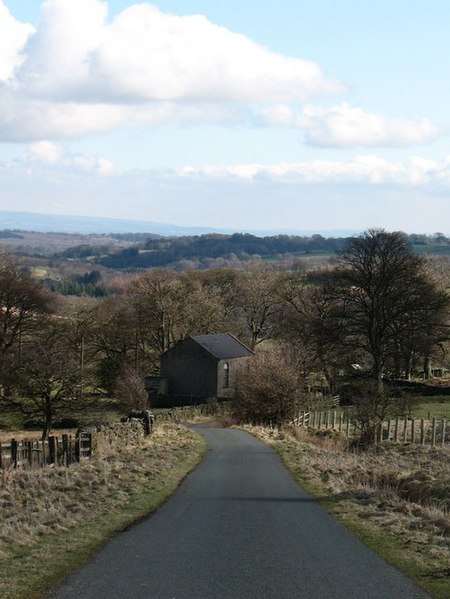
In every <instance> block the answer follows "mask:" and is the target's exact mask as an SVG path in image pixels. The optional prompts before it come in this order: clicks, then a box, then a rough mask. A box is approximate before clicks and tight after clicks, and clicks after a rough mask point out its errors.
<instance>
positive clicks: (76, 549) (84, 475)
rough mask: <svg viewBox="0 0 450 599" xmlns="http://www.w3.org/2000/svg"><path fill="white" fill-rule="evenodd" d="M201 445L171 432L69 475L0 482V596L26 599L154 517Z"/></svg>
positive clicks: (57, 471)
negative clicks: (117, 535) (133, 526)
mask: <svg viewBox="0 0 450 599" xmlns="http://www.w3.org/2000/svg"><path fill="white" fill-rule="evenodd" d="M205 450H206V445H205V443H204V441H203V440H202V439H201V438H200V437H199V436H198V435H196V434H195V433H193V432H191V431H189V430H187V429H185V428H184V427H181V426H177V425H171V424H168V425H161V426H158V427H156V429H155V432H154V433H153V435H152V436H151V437H147V438H146V439H142V440H140V441H139V442H136V444H134V445H132V446H128V447H126V448H122V449H121V450H120V451H113V450H110V451H108V450H107V449H105V450H103V452H102V454H101V455H100V456H99V457H98V458H96V459H93V460H90V461H86V462H84V463H81V464H74V465H73V466H71V467H70V468H47V469H45V470H40V471H33V472H26V471H17V472H5V473H3V478H2V479H0V522H1V525H0V597H2V599H18V598H19V597H20V599H32V598H35V597H39V596H41V595H42V594H43V593H44V592H45V591H46V590H48V589H49V588H50V587H51V586H52V585H53V584H55V583H56V582H57V581H58V580H60V579H61V578H62V577H63V576H65V575H66V574H68V573H69V572H70V571H72V570H73V569H74V568H76V567H77V566H79V565H80V564H82V563H83V562H84V561H86V560H87V559H88V558H89V557H90V556H91V555H92V553H93V552H94V551H95V550H96V549H98V548H99V546H100V545H101V544H102V543H103V542H104V541H105V540H106V539H108V538H109V537H111V536H112V535H113V534H114V533H116V532H118V531H120V530H122V529H124V528H125V527H127V526H128V525H130V524H131V523H133V522H135V521H136V520H138V519H140V518H142V517H143V516H145V515H147V514H149V513H150V512H152V511H154V510H155V509H156V508H157V507H158V506H159V505H161V504H162V503H163V502H164V501H165V500H166V499H167V498H168V497H169V496H170V495H171V494H172V493H173V491H174V490H175V489H176V488H177V486H178V485H179V483H180V481H181V480H182V479H183V478H184V477H185V476H186V475H187V474H188V473H189V472H190V471H191V470H192V469H193V468H194V467H195V466H196V465H197V464H198V462H199V461H200V459H201V457H202V456H203V455H204V452H205Z"/></svg>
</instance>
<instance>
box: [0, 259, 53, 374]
mask: <svg viewBox="0 0 450 599" xmlns="http://www.w3.org/2000/svg"><path fill="white" fill-rule="evenodd" d="M51 310H52V298H51V296H50V295H49V294H48V293H47V292H46V291H45V290H44V289H43V288H42V287H41V286H40V285H39V284H38V283H36V282H35V281H33V280H32V279H31V278H30V276H29V275H28V274H27V273H26V272H23V271H22V270H21V269H20V266H19V264H18V263H17V261H16V260H15V259H14V258H13V257H12V256H11V255H10V254H8V253H6V252H5V251H4V250H0V384H4V383H5V382H6V383H7V379H8V371H9V368H8V366H7V362H10V360H11V356H10V354H11V352H12V350H17V352H18V353H20V349H21V348H20V345H21V340H22V338H23V337H24V336H25V335H27V334H29V333H32V332H33V331H35V330H37V329H38V328H39V325H40V319H41V317H42V316H43V315H46V314H48V313H49V312H51Z"/></svg>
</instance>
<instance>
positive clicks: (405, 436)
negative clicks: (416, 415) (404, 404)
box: [403, 416, 408, 443]
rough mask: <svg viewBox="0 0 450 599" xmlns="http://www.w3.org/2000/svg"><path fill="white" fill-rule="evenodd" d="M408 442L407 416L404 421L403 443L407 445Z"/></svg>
mask: <svg viewBox="0 0 450 599" xmlns="http://www.w3.org/2000/svg"><path fill="white" fill-rule="evenodd" d="M407 440H408V416H405V417H404V419H403V443H406V442H407Z"/></svg>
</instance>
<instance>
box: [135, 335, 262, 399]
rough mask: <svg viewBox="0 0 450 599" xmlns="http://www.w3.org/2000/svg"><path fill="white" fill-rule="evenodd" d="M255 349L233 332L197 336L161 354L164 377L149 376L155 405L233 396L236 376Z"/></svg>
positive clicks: (147, 384) (150, 392)
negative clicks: (245, 343)
mask: <svg viewBox="0 0 450 599" xmlns="http://www.w3.org/2000/svg"><path fill="white" fill-rule="evenodd" d="M252 355H253V352H252V351H251V350H250V349H249V348H248V347H246V346H245V345H244V344H243V343H241V342H240V341H239V340H238V339H237V338H236V337H234V336H233V335H231V333H216V334H209V335H193V336H191V337H187V338H186V339H183V340H182V341H180V342H178V343H177V344H176V345H175V346H174V347H172V348H171V349H169V350H168V351H167V352H165V353H164V354H163V355H162V356H161V376H160V377H148V379H147V382H146V386H147V390H148V392H149V400H150V403H151V405H153V406H154V407H162V406H174V405H187V404H190V403H197V402H201V401H205V400H206V399H210V398H217V399H231V398H232V397H233V396H234V384H235V380H236V375H237V373H238V372H239V370H240V369H241V368H242V367H243V366H244V365H245V363H246V361H247V360H248V359H249V358H250V357H251V356H252Z"/></svg>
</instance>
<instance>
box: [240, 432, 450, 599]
mask: <svg viewBox="0 0 450 599" xmlns="http://www.w3.org/2000/svg"><path fill="white" fill-rule="evenodd" d="M245 428H246V430H249V432H251V433H252V434H255V435H256V436H258V437H259V438H261V439H262V440H264V441H265V442H268V443H270V444H271V445H272V446H273V447H274V448H275V449H276V450H277V451H278V453H279V454H280V456H281V458H282V460H283V462H284V464H285V465H286V467H287V468H288V469H289V470H290V472H291V473H292V475H293V476H294V478H295V479H296V480H297V481H298V482H299V483H300V484H301V485H302V486H303V487H304V488H305V489H306V490H307V491H309V492H310V493H311V494H312V495H314V496H315V497H316V498H318V499H319V501H320V502H321V503H322V505H323V506H324V507H325V508H326V509H327V510H328V511H329V512H331V513H332V514H333V515H335V516H336V517H337V518H338V519H339V520H341V521H342V522H343V523H344V524H345V525H346V526H347V527H348V528H349V529H350V530H352V531H353V532H354V533H355V534H356V535H357V536H358V537H359V538H361V539H362V540H363V541H364V543H365V544H366V545H368V546H369V547H371V548H372V549H374V550H375V551H376V552H377V553H378V554H379V555H381V556H382V557H383V558H384V559H385V560H386V561H387V562H389V563H390V564H392V565H393V566H395V567H397V568H398V569H399V570H401V571H402V572H404V573H405V574H406V575H407V576H409V577H410V578H411V579H413V580H414V581H415V582H416V583H417V584H418V585H419V586H421V587H422V588H423V589H425V590H426V591H427V592H428V593H429V594H430V595H431V596H433V597H435V598H436V599H448V598H449V597H450V514H449V512H450V459H449V458H450V450H448V449H437V448H431V447H416V446H400V445H390V446H389V445H383V446H382V447H377V448H374V449H373V450H370V451H365V452H356V451H353V450H350V449H349V448H348V446H347V443H346V442H345V441H344V440H342V439H339V438H330V437H324V436H319V435H314V434H310V433H308V432H307V431H304V430H303V429H291V430H288V431H284V432H277V431H269V430H268V429H262V428H259V427H245Z"/></svg>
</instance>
